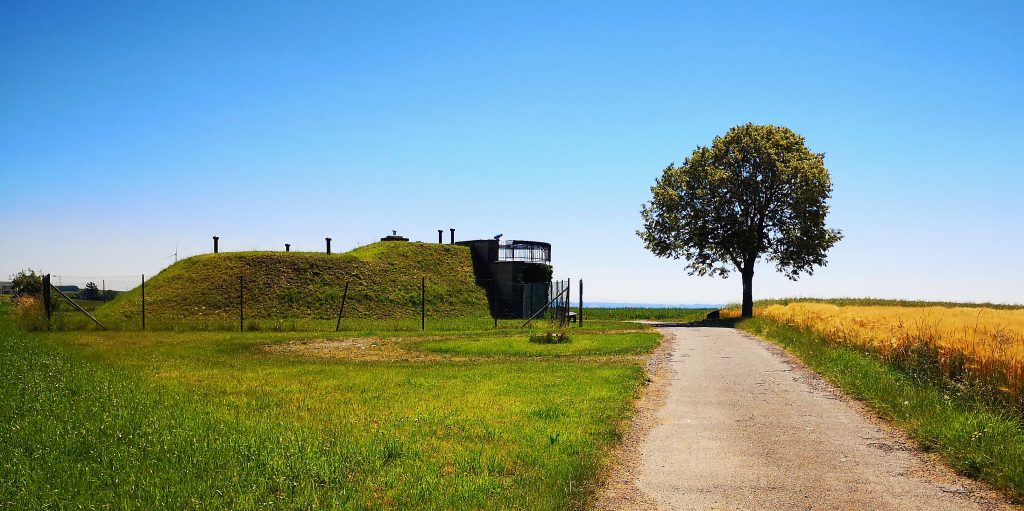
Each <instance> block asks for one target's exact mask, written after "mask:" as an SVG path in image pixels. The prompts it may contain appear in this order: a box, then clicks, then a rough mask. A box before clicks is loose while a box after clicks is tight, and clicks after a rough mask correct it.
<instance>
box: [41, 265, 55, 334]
mask: <svg viewBox="0 0 1024 511" xmlns="http://www.w3.org/2000/svg"><path fill="white" fill-rule="evenodd" d="M43 310H45V311H46V328H47V329H49V328H50V318H51V317H52V316H53V304H52V303H51V302H50V274H49V273H47V274H46V275H45V276H43Z"/></svg>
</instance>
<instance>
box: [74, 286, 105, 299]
mask: <svg viewBox="0 0 1024 511" xmlns="http://www.w3.org/2000/svg"><path fill="white" fill-rule="evenodd" d="M100 293H101V291H100V287H99V286H97V285H96V283H95V282H89V283H88V284H86V285H85V289H83V290H82V291H81V292H79V293H78V298H81V299H82V300H99V299H101V298H103V296H102V295H101V294H100Z"/></svg>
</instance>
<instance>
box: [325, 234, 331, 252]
mask: <svg viewBox="0 0 1024 511" xmlns="http://www.w3.org/2000/svg"><path fill="white" fill-rule="evenodd" d="M324 239H325V240H327V253H328V254H330V253H331V238H324Z"/></svg>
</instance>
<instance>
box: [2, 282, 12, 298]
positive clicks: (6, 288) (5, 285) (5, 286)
mask: <svg viewBox="0 0 1024 511" xmlns="http://www.w3.org/2000/svg"><path fill="white" fill-rule="evenodd" d="M13 294H14V283H13V282H0V295H13Z"/></svg>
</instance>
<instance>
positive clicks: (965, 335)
mask: <svg viewBox="0 0 1024 511" xmlns="http://www.w3.org/2000/svg"><path fill="white" fill-rule="evenodd" d="M759 315H761V316H762V317H765V318H768V319H771V320H774V321H778V322H781V323H785V324H790V325H794V326H797V327H800V328H807V329H810V330H813V331H814V332H817V333H819V334H821V335H823V336H824V337H825V338H826V339H829V340H830V341H832V342H836V343H844V344H849V345H852V346H856V347H859V348H862V349H867V350H870V351H871V352H873V353H877V354H878V355H880V356H881V357H883V358H884V359H885V360H886V361H888V362H889V363H890V364H892V365H894V366H895V367H897V368H899V369H901V370H903V371H905V372H908V373H910V374H917V375H921V376H926V377H937V378H941V379H942V380H943V381H945V382H946V383H947V384H950V385H954V386H957V387H960V388H963V389H968V390H969V391H970V393H972V394H974V395H977V396H978V397H981V398H984V399H988V400H995V401H999V402H1004V403H1008V404H1010V405H1011V406H1012V407H1013V408H1014V409H1015V410H1017V412H1018V413H1024V310H1021V309H1015V310H1009V309H1004V310H997V309H987V308H967V307H903V306H857V305H851V306H837V305H832V304H826V303H790V304H788V305H769V306H767V307H764V308H762V309H760V310H759Z"/></svg>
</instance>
